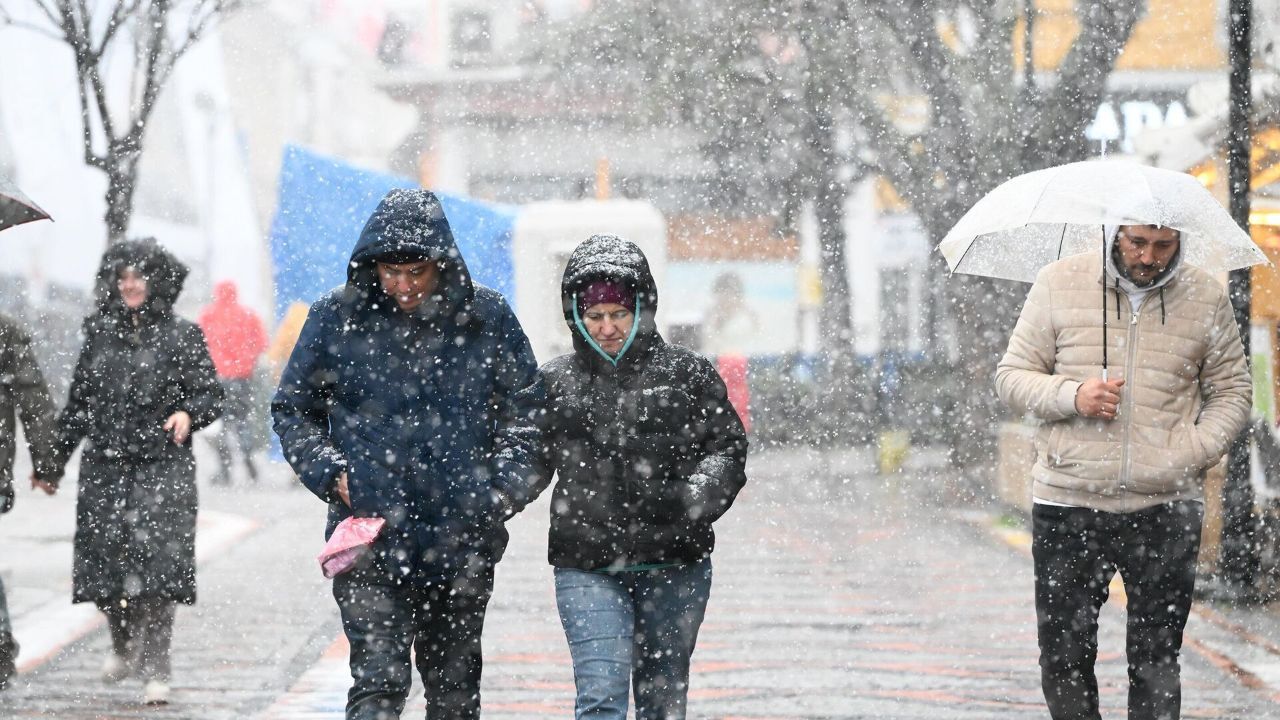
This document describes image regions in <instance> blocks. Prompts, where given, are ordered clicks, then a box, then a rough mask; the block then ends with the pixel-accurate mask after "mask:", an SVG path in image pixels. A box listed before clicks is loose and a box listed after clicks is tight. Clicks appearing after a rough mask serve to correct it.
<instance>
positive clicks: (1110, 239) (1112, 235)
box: [1102, 225, 1182, 295]
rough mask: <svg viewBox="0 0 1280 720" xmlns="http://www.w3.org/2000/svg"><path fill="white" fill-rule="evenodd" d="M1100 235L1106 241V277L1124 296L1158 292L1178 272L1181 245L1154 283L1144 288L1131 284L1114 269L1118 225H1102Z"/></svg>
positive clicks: (1118, 270) (1116, 268)
mask: <svg viewBox="0 0 1280 720" xmlns="http://www.w3.org/2000/svg"><path fill="white" fill-rule="evenodd" d="M1102 233H1103V235H1104V236H1105V237H1106V239H1107V248H1106V250H1107V251H1106V253H1105V254H1104V257H1106V259H1107V266H1106V268H1107V277H1108V278H1110V279H1111V284H1113V285H1119V286H1120V289H1121V290H1124V292H1125V294H1126V295H1132V294H1133V293H1135V292H1147V291H1150V290H1158V289H1160V288H1161V287H1164V286H1165V285H1168V284H1169V282H1170V281H1172V280H1173V276H1174V275H1175V274H1176V273H1177V272H1178V267H1179V266H1181V265H1182V245H1181V244H1179V245H1178V254H1177V255H1174V256H1173V260H1172V261H1170V262H1169V266H1168V267H1166V268H1165V269H1164V272H1162V273H1160V276H1159V277H1157V278H1156V281H1155V282H1153V283H1151V284H1150V285H1147V286H1146V287H1139V286H1137V285H1135V284H1133V281H1131V280H1130V279H1129V278H1127V277H1125V276H1124V275H1121V274H1120V268H1118V267H1116V261H1115V251H1116V238H1117V237H1118V236H1119V234H1120V226H1119V225H1104V226H1103V228H1102Z"/></svg>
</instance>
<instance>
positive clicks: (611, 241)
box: [560, 235, 661, 364]
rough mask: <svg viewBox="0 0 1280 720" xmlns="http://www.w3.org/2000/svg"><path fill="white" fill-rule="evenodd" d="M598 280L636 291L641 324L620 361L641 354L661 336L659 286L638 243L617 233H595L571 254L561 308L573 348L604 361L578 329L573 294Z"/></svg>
mask: <svg viewBox="0 0 1280 720" xmlns="http://www.w3.org/2000/svg"><path fill="white" fill-rule="evenodd" d="M597 280H609V281H613V282H617V283H621V284H623V285H625V286H626V287H627V289H628V290H630V291H632V292H633V293H634V294H635V298H636V301H637V303H638V304H639V305H640V312H639V313H638V316H637V322H638V323H639V327H638V329H637V331H636V337H635V342H634V343H633V346H632V347H631V349H629V350H627V351H626V352H624V354H623V357H622V358H620V359H619V362H622V361H625V360H628V359H631V360H635V359H636V358H639V357H641V356H642V355H643V354H644V349H645V348H646V347H648V346H650V345H652V344H653V342H654V341H655V340H660V339H661V337H660V336H659V335H658V326H657V324H656V322H655V320H654V316H655V315H656V314H657V311H658V288H657V285H656V284H655V283H654V280H653V273H652V271H650V270H649V260H648V259H647V258H645V256H644V252H642V251H641V250H640V247H639V246H638V245H636V244H635V243H633V242H631V241H629V240H624V239H622V238H620V237H618V236H617V235H592V236H591V237H590V238H588V239H586V240H585V241H583V242H582V243H581V244H580V245H578V247H576V248H574V251H573V253H572V254H571V255H569V262H568V263H567V264H566V265H565V268H564V277H563V278H562V279H561V281H560V304H561V309H562V310H563V313H564V321H565V324H566V325H568V326H569V333H570V335H572V337H573V347H574V350H575V351H576V352H577V354H578V356H579V357H580V358H583V359H588V360H590V361H591V363H594V361H595V360H596V359H600V360H602V361H603V358H601V357H599V354H598V351H596V350H594V349H593V348H592V347H591V346H590V344H588V343H587V340H586V338H585V337H584V336H583V334H582V331H580V330H579V328H578V324H577V322H576V321H575V319H574V310H575V307H576V303H575V302H574V296H575V295H576V294H577V293H579V292H582V291H583V290H585V289H586V287H587V286H588V285H590V284H591V283H593V282H596V281H597ZM591 363H589V364H591Z"/></svg>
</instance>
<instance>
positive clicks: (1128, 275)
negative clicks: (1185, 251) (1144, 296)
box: [1111, 243, 1182, 288]
mask: <svg viewBox="0 0 1280 720" xmlns="http://www.w3.org/2000/svg"><path fill="white" fill-rule="evenodd" d="M1180 254H1182V248H1178V252H1176V253H1174V254H1173V257H1171V258H1169V263H1168V264H1167V265H1165V266H1164V267H1163V268H1159V266H1158V265H1137V266H1136V268H1137V269H1148V270H1152V271H1154V272H1153V273H1152V274H1151V279H1150V280H1147V281H1146V282H1143V281H1141V280H1139V279H1137V278H1135V277H1134V276H1133V270H1134V269H1135V268H1131V267H1129V266H1128V265H1125V263H1124V254H1123V253H1121V252H1120V245H1119V244H1118V243H1117V244H1115V245H1112V246H1111V260H1112V262H1113V263H1114V264H1115V266H1116V271H1117V272H1119V273H1120V277H1122V278H1124V279H1125V280H1128V281H1129V282H1131V283H1133V284H1134V285H1135V286H1136V287H1140V288H1146V287H1151V286H1152V285H1155V284H1156V283H1157V282H1158V281H1160V280H1161V279H1162V278H1163V277H1164V276H1165V275H1166V274H1167V273H1168V272H1169V268H1171V267H1173V265H1174V263H1176V262H1177V260H1178V256H1179V255H1180ZM1157 268H1159V269H1158V270H1157Z"/></svg>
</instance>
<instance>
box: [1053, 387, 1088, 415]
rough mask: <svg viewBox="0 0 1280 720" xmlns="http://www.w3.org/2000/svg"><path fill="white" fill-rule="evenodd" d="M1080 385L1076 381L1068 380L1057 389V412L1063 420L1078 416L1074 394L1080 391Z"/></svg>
mask: <svg viewBox="0 0 1280 720" xmlns="http://www.w3.org/2000/svg"><path fill="white" fill-rule="evenodd" d="M1082 384H1083V383H1081V382H1079V381H1078V380H1068V381H1066V382H1064V383H1062V386H1061V387H1059V388H1058V412H1060V413H1062V416H1063V417H1064V418H1069V417H1075V416H1076V415H1079V414H1080V411H1079V410H1076V393H1077V392H1079V391H1080V386H1081V385H1082Z"/></svg>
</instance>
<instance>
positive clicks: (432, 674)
mask: <svg viewBox="0 0 1280 720" xmlns="http://www.w3.org/2000/svg"><path fill="white" fill-rule="evenodd" d="M379 575H380V573H377V571H374V570H369V569H360V568H357V569H355V570H352V571H351V572H348V573H346V574H343V575H339V576H338V577H336V578H334V581H333V597H334V599H335V600H337V602H338V608H339V609H340V610H341V613H342V629H343V631H344V632H345V633H346V635H347V640H348V641H349V642H350V644H351V678H352V680H353V685H352V687H351V690H350V692H348V693H347V719H348V720H375V719H377V720H392V719H394V718H399V717H400V713H401V712H402V711H403V710H404V705H405V702H406V700H407V699H408V695H409V688H410V683H411V681H412V670H411V669H410V665H409V650H410V648H412V649H413V652H414V654H415V655H416V658H415V659H416V664H417V667H418V674H419V675H420V676H421V677H422V684H423V686H424V687H425V688H426V697H427V715H426V716H427V718H428V720H454V719H455V718H463V719H466V720H470V719H472V718H479V717H480V670H481V665H482V663H481V658H480V631H481V630H482V629H483V627H484V613H485V608H486V607H487V606H488V604H489V596H490V594H491V593H492V592H493V566H492V565H491V564H489V563H484V564H483V569H478V570H477V571H476V572H474V573H469V574H465V575H463V576H461V577H458V578H456V579H454V580H452V581H450V582H445V583H440V584H437V585H430V586H427V587H425V588H419V587H411V586H408V585H404V584H396V583H391V582H388V581H387V580H385V579H384V578H382V577H379Z"/></svg>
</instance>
